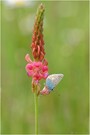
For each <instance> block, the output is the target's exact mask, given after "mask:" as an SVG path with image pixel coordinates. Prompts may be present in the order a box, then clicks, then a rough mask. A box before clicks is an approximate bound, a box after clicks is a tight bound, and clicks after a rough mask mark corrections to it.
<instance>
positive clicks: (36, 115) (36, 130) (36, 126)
mask: <svg viewBox="0 0 90 135" xmlns="http://www.w3.org/2000/svg"><path fill="white" fill-rule="evenodd" d="M36 88H37V87H36ZM34 102H35V135H38V95H37V90H36V92H35V93H34Z"/></svg>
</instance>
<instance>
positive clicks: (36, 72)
mask: <svg viewBox="0 0 90 135" xmlns="http://www.w3.org/2000/svg"><path fill="white" fill-rule="evenodd" d="M25 59H26V61H27V62H28V64H27V65H26V67H25V69H26V71H27V74H28V76H31V77H32V78H33V79H34V80H35V81H39V80H41V79H46V78H47V76H48V67H47V64H46V62H45V60H44V62H35V61H34V62H32V60H31V59H30V57H29V54H27V55H26V56H25Z"/></svg>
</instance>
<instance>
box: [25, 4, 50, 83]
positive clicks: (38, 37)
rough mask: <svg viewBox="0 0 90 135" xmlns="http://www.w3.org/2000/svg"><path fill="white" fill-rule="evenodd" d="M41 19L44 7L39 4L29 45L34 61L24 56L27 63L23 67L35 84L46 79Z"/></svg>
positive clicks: (46, 68)
mask: <svg viewBox="0 0 90 135" xmlns="http://www.w3.org/2000/svg"><path fill="white" fill-rule="evenodd" d="M43 17H44V6H43V5H42V4H40V6H39V8H38V10H37V14H36V18H35V24H34V29H33V36H32V44H31V48H32V54H33V57H34V61H32V60H31V58H30V56H29V54H27V55H26V56H25V60H26V61H27V62H28V64H27V65H26V67H25V69H26V72H27V74H28V76H31V77H32V78H33V81H35V82H39V80H41V79H46V78H47V76H48V67H47V65H48V62H47V60H46V59H45V58H44V56H45V50H44V40H43Z"/></svg>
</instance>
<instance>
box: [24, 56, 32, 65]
mask: <svg viewBox="0 0 90 135" xmlns="http://www.w3.org/2000/svg"><path fill="white" fill-rule="evenodd" d="M25 60H26V61H27V62H29V63H31V62H32V60H31V58H30V56H29V54H26V56H25Z"/></svg>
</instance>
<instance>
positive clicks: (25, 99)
mask: <svg viewBox="0 0 90 135" xmlns="http://www.w3.org/2000/svg"><path fill="white" fill-rule="evenodd" d="M40 3H41V2H40V1H37V2H31V1H28V3H26V5H25V3H13V4H10V3H8V2H7V3H5V2H4V1H3V2H2V3H0V4H1V6H2V46H1V49H2V103H1V105H2V106H1V113H2V115H1V116H2V117H1V118H2V127H1V129H2V134H5V133H7V134H17V133H18V134H20V133H21V134H29V133H31V134H33V133H34V99H33V98H34V97H33V93H32V91H31V78H28V76H27V75H26V71H25V65H26V62H25V60H24V57H25V55H26V54H27V53H29V54H30V56H31V50H30V45H31V38H32V29H33V24H34V19H35V14H36V10H37V7H38V5H39V4H40ZM27 4H28V6H27ZM43 4H44V5H45V18H44V41H45V51H46V59H47V60H48V63H49V73H50V74H52V73H63V74H64V78H63V80H62V81H61V83H60V84H59V85H58V86H57V87H56V88H55V90H54V91H53V92H52V93H51V94H50V95H48V96H40V97H39V133H40V134H50V133H51V134H79V133H81V134H83V133H84V134H86V133H88V130H89V129H88V128H89V127H88V121H89V120H88V119H89V118H88V117H89V109H88V104H89V101H88V100H89V97H88V96H89V92H88V83H89V82H88V39H89V34H88V29H89V28H88V25H89V20H88V14H89V13H88V10H89V8H88V6H89V3H88V1H86V2H85V1H81V2H79V1H76V2H75V1H72V2H69V1H67V2H65V1H56V2H55V1H44V2H43ZM31 57H32V56H31ZM43 86H44V81H43V82H42V87H43Z"/></svg>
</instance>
